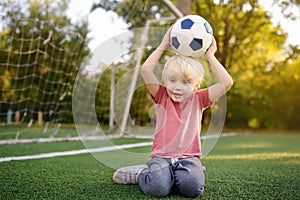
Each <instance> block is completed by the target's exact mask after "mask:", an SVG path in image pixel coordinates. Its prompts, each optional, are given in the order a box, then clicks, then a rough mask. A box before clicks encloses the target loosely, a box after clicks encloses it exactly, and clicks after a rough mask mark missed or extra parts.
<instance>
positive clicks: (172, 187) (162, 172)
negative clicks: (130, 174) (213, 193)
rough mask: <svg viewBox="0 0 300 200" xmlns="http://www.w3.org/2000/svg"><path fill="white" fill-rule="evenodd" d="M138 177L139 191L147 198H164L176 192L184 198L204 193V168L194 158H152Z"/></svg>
mask: <svg viewBox="0 0 300 200" xmlns="http://www.w3.org/2000/svg"><path fill="white" fill-rule="evenodd" d="M147 165H148V168H146V169H143V170H142V171H141V173H140V174H139V176H138V183H139V186H140V188H141V190H142V191H143V192H144V193H145V194H146V195H149V196H153V197H165V196H167V195H169V194H170V193H171V192H173V191H176V192H179V193H180V194H182V195H184V196H186V197H196V196H199V195H202V194H203V192H204V168H203V166H202V165H201V161H200V160H199V159H198V158H196V157H189V158H183V159H177V160H174V159H170V158H161V157H153V158H152V159H150V160H149V161H148V162H147Z"/></svg>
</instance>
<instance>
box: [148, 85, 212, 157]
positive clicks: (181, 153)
mask: <svg viewBox="0 0 300 200" xmlns="http://www.w3.org/2000/svg"><path fill="white" fill-rule="evenodd" d="M152 99H153V101H154V103H155V104H156V105H155V106H156V128H155V135H154V141H153V146H152V152H151V154H150V156H149V158H152V157H154V156H160V157H165V158H186V157H190V156H196V157H200V156H201V142H200V131H201V120H202V112H203V110H204V109H205V108H207V107H208V106H212V104H213V102H211V101H210V100H209V96H208V89H207V88H206V89H202V90H197V91H195V92H194V93H193V94H192V96H191V97H190V98H189V99H188V100H187V101H186V102H185V103H183V104H182V105H180V103H178V102H174V101H173V100H172V99H171V98H170V97H169V95H168V94H167V90H166V88H165V87H164V86H162V85H161V86H160V87H159V91H158V93H157V95H156V97H155V98H152Z"/></svg>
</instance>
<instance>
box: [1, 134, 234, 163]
mask: <svg viewBox="0 0 300 200" xmlns="http://www.w3.org/2000/svg"><path fill="white" fill-rule="evenodd" d="M234 135H236V134H235V133H223V134H221V135H219V134H215V135H208V136H206V135H205V136H203V137H202V140H205V139H213V138H218V137H229V136H234ZM152 143H153V142H141V143H135V144H123V145H116V146H108V147H100V148H92V149H81V150H73V151H62V152H51V153H42V154H36V155H28V156H12V157H2V158H0V162H8V161H13V160H29V159H40V158H52V157H58V156H71V155H79V154H87V153H100V152H106V151H114V150H118V149H130V148H135V147H144V146H151V145H152Z"/></svg>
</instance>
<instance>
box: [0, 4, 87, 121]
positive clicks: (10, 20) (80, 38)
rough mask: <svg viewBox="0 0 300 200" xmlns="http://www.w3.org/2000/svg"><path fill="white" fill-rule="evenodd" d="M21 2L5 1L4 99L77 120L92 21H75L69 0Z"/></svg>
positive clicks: (0, 43) (1, 42) (1, 78)
mask: <svg viewBox="0 0 300 200" xmlns="http://www.w3.org/2000/svg"><path fill="white" fill-rule="evenodd" d="M19 3H20V2H18V1H6V2H1V4H0V10H1V11H2V13H3V16H2V24H1V25H2V32H1V33H0V37H1V40H0V46H1V51H0V52H1V54H0V60H1V65H2V67H1V70H0V84H1V85H0V88H5V89H4V90H1V93H0V96H1V101H0V102H1V103H3V104H4V103H8V104H9V105H12V106H13V108H12V109H14V110H16V109H17V110H21V111H23V112H27V111H29V112H31V113H32V114H35V113H36V112H38V111H43V112H45V113H47V112H49V110H50V109H53V110H55V112H56V113H64V114H62V115H61V116H60V117H65V119H67V121H72V120H70V119H72V117H71V116H72V113H71V101H70V100H71V93H72V87H73V83H74V80H75V77H76V74H77V72H78V70H79V68H80V66H81V64H82V63H84V60H85V58H86V57H87V55H88V53H89V50H88V48H87V39H86V37H87V33H88V30H87V22H81V24H72V23H71V21H70V19H68V18H67V16H66V14H65V13H66V12H65V11H66V9H67V1H65V0H64V1H51V0H43V1H39V0H24V1H22V5H20V4H19ZM74 49H76V52H75V51H74ZM8 64H9V65H8ZM3 66H4V67H3Z"/></svg>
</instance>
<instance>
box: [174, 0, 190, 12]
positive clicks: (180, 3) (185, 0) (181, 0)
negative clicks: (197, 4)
mask: <svg viewBox="0 0 300 200" xmlns="http://www.w3.org/2000/svg"><path fill="white" fill-rule="evenodd" d="M176 6H177V7H178V9H179V10H180V11H181V12H182V14H183V15H184V16H185V15H190V14H191V9H192V6H191V0H177V1H176Z"/></svg>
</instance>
